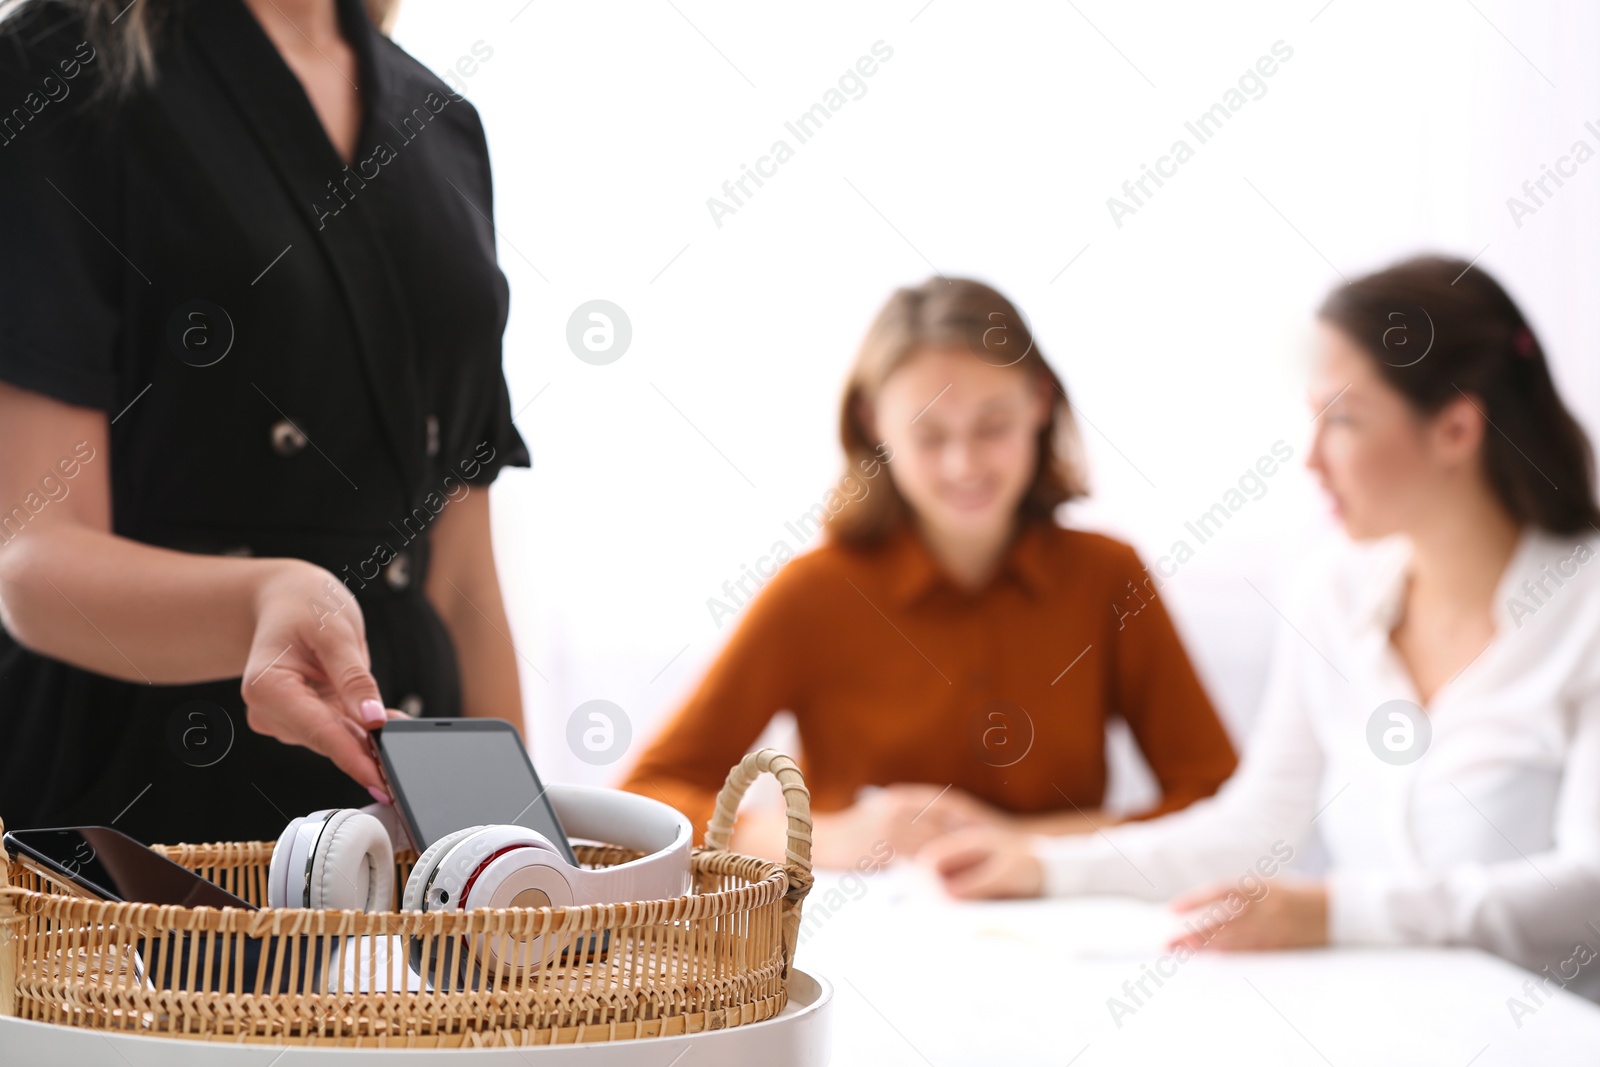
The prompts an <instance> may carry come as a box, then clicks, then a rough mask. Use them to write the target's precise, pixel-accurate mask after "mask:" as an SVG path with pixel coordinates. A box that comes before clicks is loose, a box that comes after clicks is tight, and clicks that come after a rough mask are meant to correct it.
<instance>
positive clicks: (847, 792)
mask: <svg viewBox="0 0 1600 1067" xmlns="http://www.w3.org/2000/svg"><path fill="white" fill-rule="evenodd" d="M1130 582H1131V583H1133V584H1132V585H1131V586H1130V585H1129V583H1130ZM1130 589H1138V590H1140V597H1141V599H1142V600H1143V601H1146V602H1147V606H1145V607H1143V608H1141V609H1140V610H1139V611H1138V612H1137V614H1134V613H1131V612H1130V610H1129V607H1128V605H1129V604H1130V603H1132V604H1138V603H1139V600H1134V599H1132V598H1131V597H1130V592H1129V590H1130ZM783 710H787V711H789V712H792V713H793V715H794V717H795V719H796V721H797V724H798V727H799V734H800V747H801V754H800V756H801V764H802V769H803V770H804V772H805V776H806V782H807V784H808V785H809V786H810V787H811V795H812V804H813V807H814V808H815V809H816V810H818V811H835V810H838V809H841V808H845V807H848V806H849V805H850V804H852V803H853V802H854V800H855V797H856V792H857V790H859V789H860V788H862V787H863V786H867V785H888V784H892V783H897V782H919V783H931V784H934V785H939V786H943V785H945V784H951V785H954V786H955V787H957V788H959V789H964V790H966V791H967V792H969V793H971V794H972V795H974V796H976V797H979V798H981V799H983V800H986V801H988V802H990V803H992V804H994V805H996V806H998V807H1001V808H1004V809H1007V810H1009V811H1013V812H1018V813H1040V812H1049V811H1059V810H1071V807H1072V805H1076V806H1077V807H1079V808H1082V809H1083V810H1085V811H1088V810H1091V809H1093V808H1097V807H1099V806H1100V804H1101V802H1102V798H1103V796H1104V794H1105V789H1106V761H1105V730H1106V722H1107V720H1108V719H1109V718H1110V717H1111V716H1114V715H1115V716H1121V717H1122V718H1123V719H1124V720H1126V721H1127V723H1128V725H1129V727H1130V728H1131V730H1132V733H1133V736H1134V738H1135V739H1136V740H1137V742H1138V744H1139V747H1140V749H1141V750H1142V752H1143V754H1144V757H1145V759H1146V761H1147V762H1148V763H1149V765H1150V767H1151V769H1152V770H1153V771H1154V773H1155V776H1156V779H1157V780H1158V782H1159V783H1160V787H1161V791H1162V796H1161V800H1160V802H1159V804H1158V805H1157V806H1156V807H1154V808H1153V809H1151V810H1149V811H1145V812H1141V813H1139V815H1138V816H1136V817H1138V818H1148V817H1151V816H1154V815H1157V814H1162V813H1165V812H1168V811H1173V810H1176V809H1178V808H1182V807H1184V806H1186V805H1188V804H1190V803H1191V802H1193V801H1195V800H1197V799H1199V798H1201V797H1205V796H1209V795H1210V794H1211V793H1213V792H1215V790H1216V789H1217V787H1218V786H1219V785H1221V784H1222V782H1223V780H1225V779H1226V778H1227V777H1228V775H1229V774H1231V773H1232V772H1233V769H1234V766H1235V763H1236V758H1235V755H1234V750H1233V746H1232V745H1231V744H1230V742H1229V740H1228V736H1227V734H1226V732H1225V731H1224V730H1223V728H1222V725H1221V723H1220V722H1219V721H1218V719H1217V715H1216V712H1215V710H1214V709H1213V707H1212V705H1211V701H1210V699H1209V698H1208V697H1207V695H1206V692H1205V690H1204V688H1203V687H1202V686H1201V684H1200V681H1199V679H1198V678H1197V677H1196V675H1195V672H1194V668H1193V667H1192V665H1191V664H1190V663H1189V659H1188V656H1187V655H1186V654H1185V652H1184V649H1183V646H1182V644H1181V643H1180V642H1179V640H1178V635H1177V633H1176V631H1175V630H1174V629H1173V626H1172V621H1171V619H1170V618H1169V617H1168V615H1167V613H1166V610H1165V608H1164V607H1163V606H1162V604H1161V602H1160V599H1159V597H1156V596H1155V595H1154V594H1153V593H1152V592H1151V591H1150V590H1149V588H1148V583H1147V577H1146V574H1145V571H1144V568H1143V567H1142V566H1141V565H1140V563H1139V559H1138V556H1137V554H1136V553H1135V552H1134V550H1133V549H1132V548H1131V547H1129V546H1128V545H1126V544H1123V543H1122V542H1120V541H1116V540H1113V539H1111V538H1109V537H1104V536H1101V535H1099V534H1093V533H1087V532H1084V531H1079V530H1067V529H1062V528H1060V527H1058V526H1055V525H1054V524H1047V523H1043V522H1033V523H1028V524H1026V525H1025V526H1024V527H1023V528H1022V529H1021V530H1020V531H1019V533H1018V535H1017V537H1016V539H1015V540H1014V542H1013V544H1012V546H1011V548H1010V550H1009V552H1008V554H1007V555H1006V557H1005V560H1004V562H1003V564H1002V566H1001V568H1000V569H999V571H998V572H997V574H996V575H995V577H994V578H992V579H991V580H990V582H989V583H988V585H987V586H986V587H985V588H984V589H982V590H981V591H979V592H976V593H968V592H964V591H962V590H961V589H960V588H959V587H957V586H955V585H954V584H953V583H951V582H950V580H949V579H948V578H946V577H945V575H944V573H943V571H942V570H941V569H940V568H939V566H938V564H937V563H936V562H935V561H934V559H933V557H932V556H931V555H930V553H929V552H928V550H927V549H926V547H924V545H923V543H922V541H921V538H919V537H918V536H917V535H916V534H915V533H914V532H913V531H912V530H910V529H909V528H906V529H902V530H901V531H900V532H899V533H898V534H896V535H894V536H892V537H891V538H889V539H888V540H886V541H885V542H884V543H883V544H882V545H879V546H875V547H873V548H870V549H863V548H854V547H846V546H844V545H842V544H839V543H833V542H829V543H824V544H823V545H822V546H820V547H818V548H817V549H815V550H813V551H811V552H807V553H805V554H803V555H801V556H798V557H796V558H795V559H793V560H791V561H790V562H789V563H787V564H785V565H784V566H783V568H782V569H781V570H779V572H778V573H777V575H776V576H775V577H774V578H773V579H772V580H771V581H770V582H768V583H767V585H766V586H765V587H763V588H762V589H761V590H760V591H759V592H758V593H757V594H756V596H755V598H754V600H753V601H752V602H751V603H750V605H749V608H748V611H747V613H746V615H745V617H744V618H743V619H742V620H740V622H739V624H738V628H737V630H736V631H735V632H734V633H733V635H732V636H731V638H730V639H729V641H728V643H727V645H726V647H725V648H724V649H723V650H722V652H721V654H720V655H719V656H718V657H717V659H716V661H715V662H714V663H713V665H712V666H711V668H710V670H709V671H708V673H707V674H706V676H705V678H704V680H703V681H702V682H701V683H700V686H699V688H698V689H697V690H696V691H695V693H694V694H693V695H692V696H691V697H690V699H689V701H688V703H687V704H685V705H684V706H683V708H682V709H681V710H679V712H678V713H677V715H676V716H675V717H673V718H672V719H671V720H670V721H669V722H668V723H667V725H666V727H665V729H664V730H663V731H662V732H661V733H660V734H659V735H658V736H657V737H656V739H655V740H654V742H653V743H652V744H651V745H650V746H649V748H648V749H647V750H646V751H645V752H644V754H643V756H642V757H641V758H640V760H639V761H638V763H637V764H636V765H635V766H634V767H633V769H632V771H631V772H630V773H629V774H628V776H627V779H626V781H624V782H623V788H625V789H628V790H631V791H633V792H637V793H642V794H645V795H647V796H655V797H657V798H660V799H663V800H666V801H667V802H668V803H671V804H672V805H674V806H675V807H677V808H679V809H680V810H681V811H683V812H684V813H685V814H687V815H688V816H689V817H690V819H692V820H693V822H694V824H695V827H696V829H697V833H703V832H704V828H705V824H706V821H707V820H708V819H709V818H710V816H711V810H712V806H713V803H714V800H715V797H716V793H717V790H718V788H719V787H720V786H721V785H722V781H723V779H724V778H725V777H726V776H727V772H728V768H729V767H731V766H732V765H733V764H734V763H736V762H738V761H739V759H740V757H742V756H743V755H744V753H745V752H746V751H748V750H749V747H750V745H751V744H752V743H753V742H754V741H755V740H756V738H757V736H758V735H759V734H760V733H761V731H762V729H763V728H764V727H765V726H766V724H767V722H768V720H770V719H771V717H772V716H773V714H774V713H776V712H778V711H783Z"/></svg>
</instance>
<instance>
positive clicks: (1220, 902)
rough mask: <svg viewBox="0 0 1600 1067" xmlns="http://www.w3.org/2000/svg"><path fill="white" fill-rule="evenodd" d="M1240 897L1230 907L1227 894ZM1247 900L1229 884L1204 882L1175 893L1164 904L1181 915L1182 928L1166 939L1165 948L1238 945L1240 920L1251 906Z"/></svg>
mask: <svg viewBox="0 0 1600 1067" xmlns="http://www.w3.org/2000/svg"><path fill="white" fill-rule="evenodd" d="M1230 897H1237V898H1238V899H1239V900H1240V901H1242V904H1241V906H1239V907H1230V906H1229V898H1230ZM1250 904H1251V902H1250V900H1249V898H1247V897H1243V896H1241V895H1240V894H1239V892H1238V890H1237V889H1236V888H1235V887H1233V886H1230V885H1225V884H1216V885H1209V886H1204V887H1202V888H1200V889H1196V890H1192V891H1190V892H1188V893H1184V894H1181V895H1180V896H1177V897H1174V898H1173V899H1172V901H1171V902H1170V903H1169V904H1168V905H1167V906H1168V907H1169V908H1170V909H1171V910H1173V911H1175V912H1178V913H1179V914H1180V915H1182V916H1183V918H1184V932H1183V933H1182V934H1179V935H1177V936H1176V937H1174V938H1172V940H1171V941H1169V942H1168V943H1167V949H1168V951H1172V950H1175V949H1178V948H1180V947H1182V948H1188V949H1191V950H1193V951H1195V952H1198V951H1200V950H1201V949H1203V948H1212V949H1228V948H1237V947H1241V946H1240V945H1238V944H1235V942H1237V941H1239V940H1240V933H1241V930H1240V923H1239V921H1238V920H1240V919H1241V918H1242V917H1243V916H1245V915H1246V913H1247V912H1248V911H1249V909H1250Z"/></svg>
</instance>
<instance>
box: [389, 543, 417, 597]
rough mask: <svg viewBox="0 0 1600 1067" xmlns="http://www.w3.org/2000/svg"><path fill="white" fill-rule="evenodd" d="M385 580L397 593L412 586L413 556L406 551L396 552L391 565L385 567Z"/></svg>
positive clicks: (390, 562)
mask: <svg viewBox="0 0 1600 1067" xmlns="http://www.w3.org/2000/svg"><path fill="white" fill-rule="evenodd" d="M383 580H384V581H386V582H388V583H389V588H390V589H393V590H394V591H395V592H397V593H398V592H402V591H403V590H405V589H408V588H410V586H411V557H410V556H409V555H407V554H406V553H404V552H399V553H396V554H395V557H394V559H392V560H390V561H389V565H388V566H387V567H385V568H383Z"/></svg>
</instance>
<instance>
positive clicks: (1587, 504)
mask: <svg viewBox="0 0 1600 1067" xmlns="http://www.w3.org/2000/svg"><path fill="white" fill-rule="evenodd" d="M1318 314H1319V316H1320V317H1321V318H1322V319H1323V320H1325V321H1326V322H1328V323H1329V324H1331V325H1333V326H1335V327H1337V328H1338V329H1339V330H1341V331H1342V332H1343V333H1345V334H1346V335H1347V336H1348V337H1350V339H1351V340H1353V341H1355V342H1356V343H1357V344H1358V345H1360V346H1361V347H1362V348H1363V349H1364V350H1365V351H1366V352H1367V354H1368V355H1369V356H1371V357H1372V358H1373V361H1374V363H1375V364H1376V365H1377V367H1378V371H1379V373H1380V374H1381V375H1382V376H1383V379H1384V381H1386V382H1387V383H1388V384H1389V385H1390V386H1392V387H1393V388H1395V389H1396V390H1398V391H1399V392H1400V394H1401V395H1402V396H1404V397H1405V398H1406V400H1407V401H1408V402H1409V403H1410V404H1411V406H1412V408H1413V409H1415V410H1416V411H1418V412H1420V413H1421V414H1423V415H1433V414H1436V413H1438V412H1439V411H1441V410H1442V409H1443V408H1444V407H1445V406H1446V405H1448V404H1450V403H1451V402H1452V401H1455V400H1457V399H1460V398H1461V397H1463V396H1465V397H1466V398H1467V399H1468V400H1470V401H1471V402H1472V403H1473V404H1474V405H1475V406H1476V407H1477V408H1478V409H1479V410H1480V411H1481V412H1482V413H1483V415H1484V419H1485V421H1487V422H1488V423H1489V426H1488V428H1487V429H1486V430H1485V434H1484V440H1483V448H1482V456H1483V470H1484V474H1485V476H1486V477H1487V478H1488V480H1489V485H1490V487H1491V488H1492V489H1493V491H1494V493H1495V496H1496V497H1497V498H1498V499H1499V501H1500V504H1501V505H1502V506H1503V507H1504V508H1505V509H1506V511H1507V512H1508V513H1509V514H1510V515H1511V517H1512V518H1513V519H1515V520H1516V521H1517V522H1519V523H1531V524H1533V525H1534V526H1538V527H1540V528H1541V529H1545V530H1548V531H1550V532H1552V533H1561V534H1568V533H1576V532H1578V531H1579V530H1582V529H1583V528H1584V527H1586V526H1588V527H1594V526H1595V524H1596V523H1597V522H1600V507H1597V506H1596V503H1595V493H1594V480H1593V479H1594V456H1593V452H1592V450H1591V448H1590V445H1589V438H1588V436H1587V435H1585V433H1584V432H1583V427H1582V426H1580V425H1579V424H1578V420H1577V419H1575V418H1573V416H1572V413H1571V412H1570V411H1568V410H1567V407H1566V405H1565V404H1563V403H1562V402H1561V396H1560V394H1559V393H1557V392H1556V386H1555V382H1554V380H1553V379H1552V378H1551V377H1550V366H1549V364H1548V363H1547V362H1546V361H1545V356H1544V348H1543V346H1541V345H1540V344H1539V340H1538V338H1537V337H1536V336H1535V334H1534V332H1533V329H1532V327H1530V326H1529V325H1528V321H1527V319H1526V318H1524V317H1523V314H1522V312H1521V310H1520V309H1518V307H1517V305H1516V303H1515V302H1514V301H1513V300H1512V299H1511V297H1510V296H1509V295H1508V294H1507V293H1506V291H1505V289H1503V288H1501V286H1500V283H1499V282H1497V281H1495V280H1494V279H1493V278H1492V277H1490V276H1489V275H1488V274H1486V273H1485V272H1484V271H1483V269H1482V268H1481V267H1476V266H1470V265H1469V264H1468V263H1467V262H1466V261H1464V260H1459V259H1452V258H1449V257H1445V256H1434V255H1429V256H1418V257H1416V258H1414V259H1408V260H1405V261H1404V262H1401V263H1397V264H1395V265H1394V266H1392V267H1388V268H1387V269H1385V270H1381V271H1378V272H1376V273H1374V274H1369V275H1367V276H1366V277H1363V278H1358V279H1356V280H1355V281H1353V282H1351V283H1350V284H1348V285H1345V286H1342V287H1341V288H1338V289H1335V290H1334V291H1333V292H1332V293H1330V294H1329V295H1328V298H1327V299H1326V300H1325V301H1324V302H1323V304H1322V308H1321V310H1320V311H1319V313H1318Z"/></svg>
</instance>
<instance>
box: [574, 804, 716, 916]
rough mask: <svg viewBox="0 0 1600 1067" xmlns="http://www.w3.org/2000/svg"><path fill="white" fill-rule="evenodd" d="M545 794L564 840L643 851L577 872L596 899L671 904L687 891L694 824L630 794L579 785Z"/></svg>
mask: <svg viewBox="0 0 1600 1067" xmlns="http://www.w3.org/2000/svg"><path fill="white" fill-rule="evenodd" d="M547 795H548V796H549V798H550V803H551V805H552V806H553V807H554V808H555V810H556V816H557V818H559V819H560V820H561V825H562V828H563V829H565V830H566V831H567V836H568V837H574V838H580V839H583V840H586V841H599V842H603V843H605V844H608V845H616V846H618V847H621V848H627V849H632V850H634V851H636V852H643V853H645V855H644V856H641V857H640V858H639V859H636V860H630V861H628V862H627V863H619V864H617V865H616V866H613V867H602V868H600V869H598V870H585V871H584V872H582V881H583V882H584V883H587V886H588V887H589V888H591V889H592V890H593V892H592V894H590V895H592V896H594V897H595V898H597V899H600V900H608V901H629V900H671V899H672V898H674V897H681V896H683V895H684V894H685V893H687V892H688V891H689V885H690V875H689V867H690V864H689V853H690V851H691V850H692V848H693V847H694V826H693V825H692V824H691V823H690V822H689V820H688V818H687V817H686V816H684V814H683V813H682V812H680V811H678V810H677V809H676V808H674V807H671V806H670V805H667V804H663V803H662V802H661V801H659V800H653V799H651V798H650V797H644V796H639V795H638V794H636V793H624V792H621V791H619V790H615V789H600V788H597V787H594V786H584V785H552V786H551V787H550V788H549V791H548V793H547Z"/></svg>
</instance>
